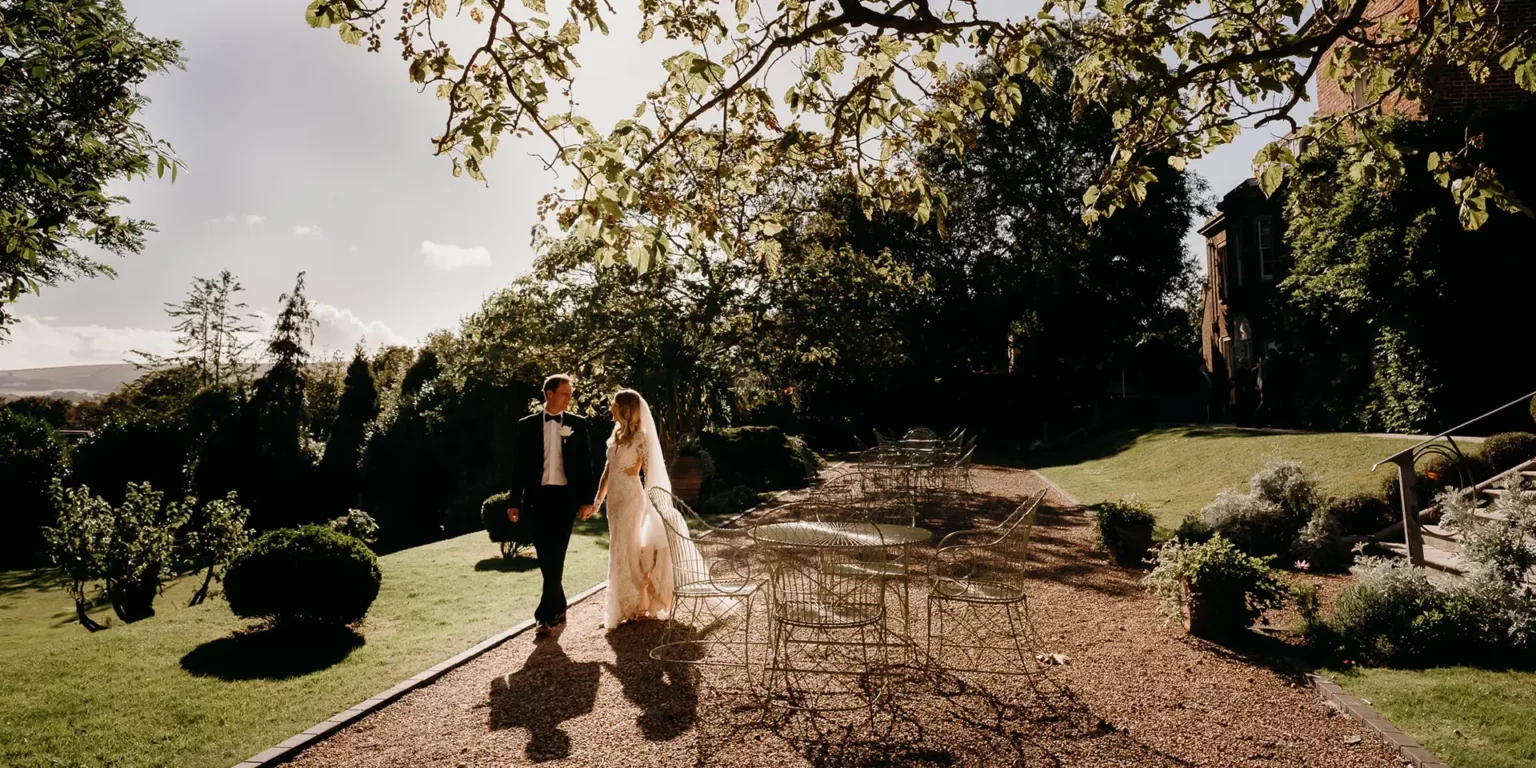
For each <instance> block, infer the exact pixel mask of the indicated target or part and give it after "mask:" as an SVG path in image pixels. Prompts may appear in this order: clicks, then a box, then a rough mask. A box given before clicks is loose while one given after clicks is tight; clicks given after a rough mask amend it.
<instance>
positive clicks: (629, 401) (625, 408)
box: [613, 389, 641, 444]
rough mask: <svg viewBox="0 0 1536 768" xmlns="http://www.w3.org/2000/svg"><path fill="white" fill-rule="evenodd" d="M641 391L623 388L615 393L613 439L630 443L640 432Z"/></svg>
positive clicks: (617, 441)
mask: <svg viewBox="0 0 1536 768" xmlns="http://www.w3.org/2000/svg"><path fill="white" fill-rule="evenodd" d="M640 402H641V401H640V393H639V392H636V391H634V390H633V389H621V390H619V391H618V392H615V393H614V395H613V409H614V411H615V413H614V418H613V440H614V442H616V443H624V444H628V443H629V442H630V441H632V440H634V439H635V436H636V435H638V434H640V431H641V430H640Z"/></svg>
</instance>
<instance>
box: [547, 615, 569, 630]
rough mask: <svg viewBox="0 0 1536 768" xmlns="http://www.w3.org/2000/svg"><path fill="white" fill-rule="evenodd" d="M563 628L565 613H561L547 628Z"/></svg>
mask: <svg viewBox="0 0 1536 768" xmlns="http://www.w3.org/2000/svg"><path fill="white" fill-rule="evenodd" d="M563 626H565V612H563V611H562V612H561V613H560V615H559V616H556V617H555V621H554V623H552V624H550V625H549V628H550V629H559V628H560V627H563Z"/></svg>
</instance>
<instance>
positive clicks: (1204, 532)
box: [1173, 515, 1216, 544]
mask: <svg viewBox="0 0 1536 768" xmlns="http://www.w3.org/2000/svg"><path fill="white" fill-rule="evenodd" d="M1215 535H1216V531H1214V530H1212V529H1211V526H1209V525H1207V524H1206V522H1205V520H1204V519H1203V518H1201V517H1200V516H1199V515H1185V516H1184V519H1183V520H1182V521H1180V522H1179V527H1178V528H1177V529H1176V530H1174V532H1173V538H1175V539H1178V540H1179V541H1182V542H1184V543H1185V544H1204V543H1205V542H1207V541H1210V540H1211V537H1213V536H1215Z"/></svg>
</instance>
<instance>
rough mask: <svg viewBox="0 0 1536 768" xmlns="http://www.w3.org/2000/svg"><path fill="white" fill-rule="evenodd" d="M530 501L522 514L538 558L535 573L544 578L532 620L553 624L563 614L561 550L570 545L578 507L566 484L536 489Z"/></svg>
mask: <svg viewBox="0 0 1536 768" xmlns="http://www.w3.org/2000/svg"><path fill="white" fill-rule="evenodd" d="M532 501H533V504H532V505H531V506H532V509H528V510H525V511H524V512H523V514H525V515H527V520H528V523H529V524H530V525H532V526H533V551H534V553H535V554H537V555H538V557H539V573H541V574H543V576H544V595H543V597H542V598H540V599H539V607H538V608H537V609H535V610H534V612H533V618H534V620H536V621H539V622H541V623H543V624H553V623H554V622H555V621H556V620H557V619H559V618H560V614H562V613H565V585H564V583H563V579H564V578H565V550H566V549H567V548H569V547H570V545H571V528H572V527H573V526H574V525H575V524H576V510H577V508H578V507H579V506H580V505H579V504H578V503H577V500H576V498H575V492H574V491H572V490H571V487H570V486H568V485H544V486H540V487H539V489H538V490H537V491H535V492H534V494H533V500H532Z"/></svg>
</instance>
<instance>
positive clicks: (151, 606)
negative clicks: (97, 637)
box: [107, 582, 160, 624]
mask: <svg viewBox="0 0 1536 768" xmlns="http://www.w3.org/2000/svg"><path fill="white" fill-rule="evenodd" d="M159 586H160V585H159V584H156V583H154V582H127V583H122V584H111V583H109V584H108V585H107V598H108V599H110V600H111V601H112V610H113V611H115V612H117V617H118V618H119V619H122V620H123V621H124V622H126V623H129V624H132V623H133V622H135V621H140V620H143V619H147V618H149V617H151V616H154V615H155V595H156V593H157V592H159Z"/></svg>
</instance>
